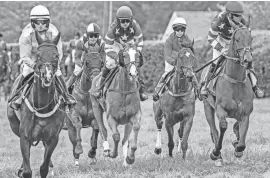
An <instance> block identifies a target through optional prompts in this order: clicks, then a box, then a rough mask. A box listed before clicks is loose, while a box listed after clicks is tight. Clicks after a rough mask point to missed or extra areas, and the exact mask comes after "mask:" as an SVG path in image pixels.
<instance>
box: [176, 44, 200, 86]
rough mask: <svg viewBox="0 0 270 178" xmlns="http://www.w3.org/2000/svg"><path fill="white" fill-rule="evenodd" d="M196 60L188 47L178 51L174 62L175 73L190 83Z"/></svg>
mask: <svg viewBox="0 0 270 178" xmlns="http://www.w3.org/2000/svg"><path fill="white" fill-rule="evenodd" d="M195 63H196V58H195V56H194V53H193V52H192V50H191V48H190V47H184V48H182V49H181V50H180V51H179V55H178V59H176V61H175V64H176V66H175V69H176V72H177V73H180V74H181V75H182V76H184V77H185V78H187V79H188V81H190V82H191V81H192V78H193V77H194V75H195V73H194V66H195Z"/></svg>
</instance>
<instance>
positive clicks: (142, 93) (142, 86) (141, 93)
mask: <svg viewBox="0 0 270 178" xmlns="http://www.w3.org/2000/svg"><path fill="white" fill-rule="evenodd" d="M138 82H139V83H140V89H139V93H140V99H141V101H145V100H147V99H148V96H147V94H146V93H144V92H145V85H144V81H143V79H142V78H140V77H139V78H138Z"/></svg>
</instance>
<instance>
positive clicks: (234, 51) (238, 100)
mask: <svg viewBox="0 0 270 178" xmlns="http://www.w3.org/2000/svg"><path fill="white" fill-rule="evenodd" d="M251 45H252V36H251V31H250V29H249V28H247V27H241V28H236V29H234V32H233V34H232V38H231V41H230V43H229V48H228V53H227V55H226V56H224V57H225V63H224V67H223V68H222V69H221V73H220V75H219V76H218V77H217V79H216V83H215V84H214V89H213V93H210V94H209V96H208V98H207V99H204V100H203V103H204V111H205V116H206V120H207V122H208V124H209V126H210V131H211V139H212V141H213V143H214V145H215V148H214V149H213V151H212V152H211V154H210V157H211V159H212V160H214V161H215V165H216V166H222V165H223V159H222V156H221V152H220V151H221V149H222V141H223V137H224V134H225V131H226V130H227V127H228V123H227V121H226V118H234V119H236V122H235V124H234V126H233V131H234V133H235V135H236V140H235V141H233V146H234V148H235V151H234V155H235V156H236V157H237V158H240V157H242V156H243V151H244V150H245V148H246V143H245V140H246V135H247V131H248V126H249V117H250V114H251V113H252V111H253V100H254V94H253V91H252V86H251V82H250V81H249V79H248V77H247V66H248V65H247V64H248V63H249V62H252V48H251ZM215 113H216V116H217V118H218V120H219V128H220V135H219V133H218V131H217V128H216V125H215Z"/></svg>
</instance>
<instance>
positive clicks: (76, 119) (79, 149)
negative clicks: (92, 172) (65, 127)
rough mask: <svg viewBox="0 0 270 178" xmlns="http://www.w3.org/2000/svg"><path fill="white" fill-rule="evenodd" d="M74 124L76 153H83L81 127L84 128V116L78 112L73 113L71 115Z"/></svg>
mask: <svg viewBox="0 0 270 178" xmlns="http://www.w3.org/2000/svg"><path fill="white" fill-rule="evenodd" d="M71 119H72V124H73V125H74V127H75V128H76V142H77V144H76V147H75V154H78V155H80V154H82V153H83V148H82V137H81V129H82V118H81V117H80V116H79V115H77V114H74V115H73V114H72V116H71Z"/></svg>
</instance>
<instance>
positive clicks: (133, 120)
mask: <svg viewBox="0 0 270 178" xmlns="http://www.w3.org/2000/svg"><path fill="white" fill-rule="evenodd" d="M123 54H124V59H123V60H124V62H123V63H124V64H122V66H119V68H117V69H119V72H118V73H116V74H115V77H114V78H113V79H112V82H111V84H110V86H109V87H108V89H107V94H106V98H105V106H104V108H105V110H106V113H107V121H108V125H109V127H110V129H111V131H112V138H113V141H114V147H113V150H112V152H110V146H109V142H108V140H107V129H106V127H105V125H104V122H103V116H102V115H103V112H104V110H103V108H102V107H101V105H100V103H99V101H98V100H97V99H96V98H95V97H94V96H93V95H91V100H92V105H93V111H94V114H95V117H96V119H97V122H98V125H99V129H100V132H101V136H102V137H103V140H104V142H103V148H104V156H108V157H111V158H116V157H117V156H118V143H119V141H120V133H119V131H118V129H117V127H118V125H119V124H121V125H125V133H124V138H123V140H122V145H123V155H124V159H125V160H124V164H123V165H124V166H128V164H133V163H134V161H135V151H136V149H137V139H138V133H139V130H140V127H141V125H140V121H141V115H142V113H141V105H140V96H139V86H138V82H137V78H138V66H139V59H138V56H137V51H136V50H135V49H133V48H131V47H130V48H126V49H124V52H123ZM120 61H121V60H120ZM99 78H100V75H98V76H97V77H95V78H94V80H93V84H92V87H91V92H93V91H94V90H95V89H96V82H97V80H99ZM132 129H133V132H134V137H133V142H132V145H130V143H129V136H130V133H131V131H132ZM129 148H130V150H129Z"/></svg>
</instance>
